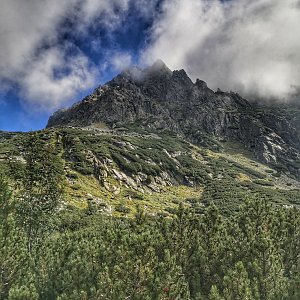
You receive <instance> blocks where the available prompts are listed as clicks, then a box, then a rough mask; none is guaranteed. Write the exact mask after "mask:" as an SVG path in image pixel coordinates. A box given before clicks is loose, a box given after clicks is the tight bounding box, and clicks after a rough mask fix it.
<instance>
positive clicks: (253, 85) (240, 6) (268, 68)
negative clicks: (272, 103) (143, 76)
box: [144, 0, 300, 99]
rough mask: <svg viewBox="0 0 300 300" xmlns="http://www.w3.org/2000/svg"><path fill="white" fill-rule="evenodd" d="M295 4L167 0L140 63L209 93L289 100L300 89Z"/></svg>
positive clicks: (299, 23) (289, 0) (299, 14)
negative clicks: (199, 84) (182, 74)
mask: <svg viewBox="0 0 300 300" xmlns="http://www.w3.org/2000/svg"><path fill="white" fill-rule="evenodd" d="M299 28H300V8H299V1H298V0H285V1H282V0H253V1H247V0H232V1H229V2H221V1H218V0H212V1H206V0H185V1H181V0H166V1H165V2H164V5H163V9H162V13H161V15H160V17H159V19H158V20H157V22H155V23H154V25H153V27H152V30H151V32H152V36H151V43H150V46H149V47H148V48H147V49H145V52H144V59H146V60H147V61H152V60H154V59H156V58H157V57H160V58H162V59H163V60H164V61H166V63H167V64H168V65H170V67H171V68H185V69H186V70H187V71H188V73H189V74H191V75H192V77H194V78H196V77H200V78H202V79H204V80H206V81H207V82H208V83H209V85H210V86H212V87H213V88H215V89H216V88H218V87H220V88H222V89H225V90H237V91H239V92H241V93H243V94H244V95H250V96H256V97H257V96H258V97H263V98H280V99H288V98H289V97H290V95H291V94H292V93H293V92H295V89H296V87H299V86H300V39H299V37H300V29H299Z"/></svg>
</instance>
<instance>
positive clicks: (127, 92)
mask: <svg viewBox="0 0 300 300" xmlns="http://www.w3.org/2000/svg"><path fill="white" fill-rule="evenodd" d="M257 111H258V108H257V106H256V105H252V104H251V103H250V102H248V101H247V100H246V99H244V98H242V97H241V96H240V95H238V94H237V93H233V92H223V91H221V90H218V91H216V92H214V91H212V90H211V89H209V88H208V87H207V84H206V83H205V82H204V81H202V80H200V79H197V80H196V82H195V83H193V82H192V80H191V79H190V78H189V76H188V75H187V73H186V72H185V71H184V70H175V71H173V72H172V71H171V70H170V69H169V68H168V67H167V66H166V65H165V64H164V63H163V62H162V61H161V60H159V61H157V62H155V63H154V64H153V65H152V66H150V67H148V68H145V69H141V68H138V67H134V68H130V69H128V70H125V71H124V72H122V73H121V74H119V75H118V76H117V77H115V78H114V79H113V80H111V81H110V82H108V83H107V84H105V85H104V86H102V87H100V88H98V89H97V90H96V91H95V92H94V93H93V94H92V95H90V96H88V97H86V98H85V99H84V100H83V101H81V102H79V103H77V104H76V105H73V106H72V107H71V108H69V109H67V110H61V111H59V112H58V113H55V114H54V115H53V116H52V117H50V119H49V122H48V125H47V126H48V127H59V126H65V125H71V126H87V125H93V124H96V123H105V124H106V125H107V126H108V127H115V126H116V124H119V125H120V124H123V125H121V126H124V125H126V124H133V123H136V122H138V123H139V126H142V127H144V128H148V129H152V130H170V131H173V132H174V133H177V134H179V135H181V136H183V137H185V138H186V139H187V140H189V141H191V142H193V143H202V142H203V138H202V137H203V134H204V135H208V136H210V137H211V138H212V139H215V140H233V141H237V142H240V143H242V144H243V145H244V146H245V147H246V148H248V149H249V150H250V151H252V152H253V153H254V154H255V155H256V156H257V158H258V159H260V160H261V161H264V162H266V163H284V164H286V161H288V160H294V159H299V158H300V154H299V152H300V138H299V134H298V132H297V130H296V129H295V127H294V126H293V124H291V123H290V122H289V121H288V120H286V119H284V118H282V117H278V116H277V115H276V113H268V114H261V113H257ZM119 125H118V126H119ZM289 168H290V169H289V170H290V171H291V172H297V171H296V169H295V170H292V168H293V167H292V166H290V167H289ZM299 173H300V172H299ZM299 175H300V174H299Z"/></svg>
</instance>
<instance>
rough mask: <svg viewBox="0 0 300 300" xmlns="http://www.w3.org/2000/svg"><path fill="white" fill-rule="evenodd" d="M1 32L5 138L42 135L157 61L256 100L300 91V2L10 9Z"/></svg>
mask: <svg viewBox="0 0 300 300" xmlns="http://www.w3.org/2000/svg"><path fill="white" fill-rule="evenodd" d="M0 28H1V30H0V45H1V47H0V130H10V131H28V130H36V129H42V128H44V127H45V125H46V123H47V120H48V118H49V116H50V115H51V114H52V113H53V112H54V111H55V110H57V109H59V108H62V107H67V106H69V105H71V104H72V103H74V102H77V101H80V100H81V99H82V98H83V97H84V96H86V95H88V94H89V93H90V92H92V91H93V90H94V89H95V88H96V87H97V86H99V85H101V84H103V83H105V82H107V81H108V80H110V79H111V78H112V77H113V76H115V75H116V74H118V73H119V72H120V71H121V70H122V69H124V68H126V67H128V66H130V65H140V66H144V65H147V64H151V63H152V62H153V61H155V60H157V59H162V60H163V61H165V63H166V64H167V65H168V66H169V67H170V68H171V69H182V68H184V69H185V70H186V71H187V72H188V74H189V75H190V77H191V78H192V79H193V80H195V79H196V78H200V79H202V80H205V81H206V82H207V83H208V85H209V86H210V87H211V88H213V89H217V88H221V89H223V90H234V91H237V92H239V93H241V94H242V95H243V96H245V97H249V98H251V97H252V96H255V97H256V98H259V99H268V100H270V99H275V98H276V99H277V100H278V99H279V100H282V101H289V99H290V98H291V97H292V96H293V95H294V94H295V93H296V92H297V91H299V86H300V39H299V34H300V32H299V28H300V2H299V0H286V1H282V0H253V1H248V0H231V1H223V0H44V1H40V0H31V1H24V0H2V1H1V3H0Z"/></svg>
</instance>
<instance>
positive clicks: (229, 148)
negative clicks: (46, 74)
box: [0, 61, 300, 216]
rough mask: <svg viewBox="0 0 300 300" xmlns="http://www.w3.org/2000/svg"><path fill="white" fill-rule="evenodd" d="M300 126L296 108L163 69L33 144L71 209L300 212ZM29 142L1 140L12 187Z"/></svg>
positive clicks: (113, 87) (102, 95)
mask: <svg viewBox="0 0 300 300" xmlns="http://www.w3.org/2000/svg"><path fill="white" fill-rule="evenodd" d="M299 116H300V109H299V107H298V106H297V105H294V104H288V105H287V104H280V105H276V106H270V105H261V104H257V103H250V102H248V101H247V100H245V99H244V98H242V97H241V96H240V95H238V94H236V93H233V92H222V91H220V90H218V91H216V92H214V91H212V90H211V89H209V88H208V87H207V85H206V83H205V82H204V81H201V80H196V82H192V80H191V79H190V78H189V77H188V75H187V74H186V72H185V71H184V70H180V71H171V70H170V69H169V68H168V67H167V66H166V65H165V64H164V63H163V62H162V61H158V62H156V63H155V64H154V65H153V66H151V67H149V68H146V69H139V68H130V69H128V70H125V71H124V72H122V73H121V74H119V75H118V76H117V77H115V78H114V79H113V80H111V81H110V82H108V83H107V84H105V85H103V86H101V87H99V88H97V89H96V90H95V92H94V93H93V94H91V95H90V96H88V97H86V98H85V99H83V100H82V101H81V102H79V103H76V104H75V105H73V106H72V107H70V108H69V109H64V110H60V111H58V112H56V113H55V114H54V115H53V116H51V117H50V119H49V122H48V125H47V128H46V129H45V130H41V131H38V132H36V133H34V134H36V136H37V138H38V140H39V141H40V143H41V144H44V146H45V147H47V145H49V146H50V145H51V147H52V146H53V147H54V148H55V151H56V155H57V158H58V161H59V164H60V165H61V166H62V167H63V174H61V175H62V177H63V178H64V186H65V189H64V194H65V204H66V205H72V206H76V207H79V208H84V207H87V206H88V205H90V204H91V203H93V205H96V206H97V207H98V209H99V210H100V211H102V212H105V213H106V214H112V215H117V216H119V215H123V214H125V215H132V214H133V213H134V212H135V211H136V205H142V206H143V207H145V208H147V211H148V212H149V213H150V214H166V215H170V214H172V211H174V209H175V208H176V207H177V205H178V203H184V204H185V205H188V206H193V207H196V208H197V209H198V210H201V207H202V206H206V205H207V204H208V203H209V202H211V201H213V202H214V203H215V204H216V205H218V206H219V207H220V208H221V209H222V211H224V212H226V213H229V212H233V211H235V210H236V209H237V207H238V206H239V204H240V203H243V202H244V200H245V199H246V198H247V197H248V196H249V195H251V194H253V195H257V194H259V195H260V196H261V197H263V198H267V199H268V200H269V201H272V202H275V203H281V204H284V205H300V202H299V198H300V197H299V196H300V180H299V177H300V176H299V167H298V166H299V150H300V147H299V145H300V142H299V141H300V139H299V134H298V132H299V128H300V122H299V120H300V117H299ZM30 135H31V133H13V132H11V133H8V132H0V141H1V143H0V167H1V169H2V170H5V173H7V174H9V176H10V178H11V180H12V181H13V182H18V180H19V178H18V176H16V175H17V174H18V173H19V170H22V169H24V167H25V165H26V164H25V161H24V154H25V153H26V152H27V150H28V149H27V148H26V147H28V142H26V141H27V140H28V137H29V136H30ZM12 162H13V165H16V166H17V167H16V166H14V167H13V169H11V165H12Z"/></svg>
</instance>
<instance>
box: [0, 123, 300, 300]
mask: <svg viewBox="0 0 300 300" xmlns="http://www.w3.org/2000/svg"><path fill="white" fill-rule="evenodd" d="M0 154H1V156H0V166H1V169H2V171H3V173H5V174H3V175H2V174H1V176H0V247H1V252H0V300H2V299H3V300H4V299H9V300H17V299H18V300H23V299H25V300H26V299H28V300H32V299H33V300H34V299H41V300H48V299H49V300H52V299H53V300H56V299H57V300H64V299H74V300H76V299H78V300H84V299H91V300H93V299H95V300H96V299H97V300H98V299H103V300H119V299H132V300H144V299H146V300H147V299H149V300H150V299H151V300H152V299H161V300H167V299H169V300H170V299H173V300H175V299H178V300H180V299H182V300H189V299H191V300H212V299H215V300H217V299H218V300H236V299H240V300H244V299H249V300H273V299H274V300H277V299H283V300H285V299H286V300H296V299H299V297H300V289H299V284H300V256H299V253H300V235H299V232H300V212H299V210H298V207H299V205H300V200H299V199H300V197H299V196H300V192H299V186H298V183H297V181H295V180H292V179H289V178H287V177H285V176H284V175H283V174H282V175H281V176H280V177H274V174H277V173H275V172H274V171H273V170H272V169H270V168H268V167H266V166H264V165H261V164H259V163H257V162H255V161H254V160H252V158H251V157H247V156H246V155H244V154H239V153H237V152H236V151H235V152H234V153H233V152H232V153H231V154H229V152H226V153H224V152H215V151H211V150H208V149H207V148H203V147H200V146H194V145H191V144H188V143H186V142H184V141H183V140H181V139H179V138H178V137H176V136H174V135H170V134H169V133H162V134H160V135H158V136H155V135H150V134H149V133H146V132H140V133H139V135H130V134H128V133H126V134H122V135H120V134H116V133H99V132H97V131H96V132H93V131H88V130H80V129H72V128H68V129H59V130H47V131H40V132H35V133H28V134H10V135H8V136H5V137H3V140H2V143H1V144H0ZM63 186H64V189H63V188H62V187H63Z"/></svg>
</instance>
